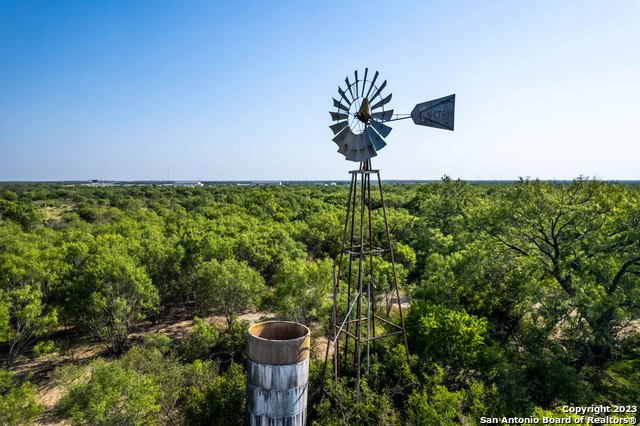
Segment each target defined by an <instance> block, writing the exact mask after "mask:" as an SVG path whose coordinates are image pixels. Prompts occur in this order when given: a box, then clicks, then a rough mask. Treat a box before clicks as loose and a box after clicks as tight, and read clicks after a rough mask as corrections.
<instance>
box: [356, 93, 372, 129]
mask: <svg viewBox="0 0 640 426" xmlns="http://www.w3.org/2000/svg"><path fill="white" fill-rule="evenodd" d="M356 118H357V119H358V120H360V121H362V122H363V123H365V124H366V123H368V122H369V120H371V104H370V103H369V99H367V98H364V99H363V100H362V105H360V109H359V110H358V112H357V113H356Z"/></svg>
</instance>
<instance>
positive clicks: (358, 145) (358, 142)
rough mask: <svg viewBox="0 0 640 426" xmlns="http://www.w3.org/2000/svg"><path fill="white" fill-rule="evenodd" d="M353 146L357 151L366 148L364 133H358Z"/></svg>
mask: <svg viewBox="0 0 640 426" xmlns="http://www.w3.org/2000/svg"><path fill="white" fill-rule="evenodd" d="M353 147H354V148H355V149H356V151H360V150H363V149H364V148H365V144H364V134H362V133H360V134H359V135H356V138H355V141H354V143H353Z"/></svg>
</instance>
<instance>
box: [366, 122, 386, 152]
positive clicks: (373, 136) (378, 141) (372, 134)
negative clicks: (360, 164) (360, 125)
mask: <svg viewBox="0 0 640 426" xmlns="http://www.w3.org/2000/svg"><path fill="white" fill-rule="evenodd" d="M365 133H366V134H367V136H368V137H369V139H370V140H371V143H372V144H373V147H374V148H375V149H376V150H377V151H380V150H381V149H382V148H384V147H385V146H387V143H386V142H385V141H384V139H382V138H381V137H380V135H379V134H377V133H376V131H375V130H373V128H372V127H367V130H366V131H365Z"/></svg>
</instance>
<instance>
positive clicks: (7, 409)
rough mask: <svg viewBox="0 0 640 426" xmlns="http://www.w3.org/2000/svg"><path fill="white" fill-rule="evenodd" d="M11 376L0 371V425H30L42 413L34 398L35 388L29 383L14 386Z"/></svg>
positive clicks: (6, 372)
mask: <svg viewBox="0 0 640 426" xmlns="http://www.w3.org/2000/svg"><path fill="white" fill-rule="evenodd" d="M11 376H12V373H11V372H9V371H1V370H0V424H2V425H6V426H12V425H25V424H32V423H33V420H35V418H36V417H37V416H39V415H40V414H42V411H43V410H42V405H40V404H39V403H38V400H37V398H36V394H35V388H34V386H33V385H32V384H31V383H29V382H23V383H21V384H20V385H16V384H14V383H13V381H12V378H11Z"/></svg>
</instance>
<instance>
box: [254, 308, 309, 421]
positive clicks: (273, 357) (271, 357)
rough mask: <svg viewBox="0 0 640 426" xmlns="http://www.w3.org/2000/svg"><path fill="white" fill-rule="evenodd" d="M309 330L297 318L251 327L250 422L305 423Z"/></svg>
mask: <svg viewBox="0 0 640 426" xmlns="http://www.w3.org/2000/svg"><path fill="white" fill-rule="evenodd" d="M309 348H310V332H309V329H308V328H307V327H305V326H304V325H302V324H298V323H295V322H286V321H268V322H261V323H258V324H255V325H254V326H252V327H251V328H249V338H248V343H247V352H248V360H247V421H248V423H249V425H251V426H258V425H259V426H263V425H265V426H266V425H269V426H280V425H282V426H298V425H304V424H305V423H306V417H307V386H308V383H309Z"/></svg>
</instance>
